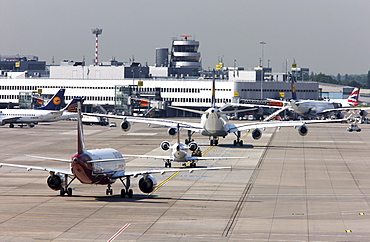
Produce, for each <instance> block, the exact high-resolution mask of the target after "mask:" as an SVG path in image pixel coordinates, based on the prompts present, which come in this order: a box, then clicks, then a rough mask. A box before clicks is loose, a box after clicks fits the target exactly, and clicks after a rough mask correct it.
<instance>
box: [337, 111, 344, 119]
mask: <svg viewBox="0 0 370 242" xmlns="http://www.w3.org/2000/svg"><path fill="white" fill-rule="evenodd" d="M335 116H336V118H337V119H343V118H344V113H342V112H339V113H337V115H335Z"/></svg>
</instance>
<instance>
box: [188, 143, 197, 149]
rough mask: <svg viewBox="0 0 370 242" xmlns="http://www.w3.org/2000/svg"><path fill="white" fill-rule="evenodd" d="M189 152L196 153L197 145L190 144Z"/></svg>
mask: <svg viewBox="0 0 370 242" xmlns="http://www.w3.org/2000/svg"><path fill="white" fill-rule="evenodd" d="M188 146H189V150H191V151H196V150H197V149H198V144H197V143H195V142H191V143H190V144H189V145H188Z"/></svg>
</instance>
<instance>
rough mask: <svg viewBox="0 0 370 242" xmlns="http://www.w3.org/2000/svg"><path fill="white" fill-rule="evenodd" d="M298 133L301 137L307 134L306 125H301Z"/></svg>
mask: <svg viewBox="0 0 370 242" xmlns="http://www.w3.org/2000/svg"><path fill="white" fill-rule="evenodd" d="M298 133H299V134H300V135H301V136H305V135H306V134H307V133H308V128H307V126H306V125H301V126H299V128H298Z"/></svg>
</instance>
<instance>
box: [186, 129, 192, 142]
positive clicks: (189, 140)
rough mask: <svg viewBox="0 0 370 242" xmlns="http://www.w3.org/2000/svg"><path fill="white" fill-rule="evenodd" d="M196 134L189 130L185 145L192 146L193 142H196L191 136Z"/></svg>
mask: <svg viewBox="0 0 370 242" xmlns="http://www.w3.org/2000/svg"><path fill="white" fill-rule="evenodd" d="M193 134H194V131H191V130H188V138H187V139H185V144H186V145H188V144H190V143H191V142H193V141H194V139H192V138H191V136H193Z"/></svg>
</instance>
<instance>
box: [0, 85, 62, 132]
mask: <svg viewBox="0 0 370 242" xmlns="http://www.w3.org/2000/svg"><path fill="white" fill-rule="evenodd" d="M64 92H65V89H60V90H59V91H58V92H57V93H56V94H55V95H54V96H53V97H52V98H51V99H50V100H49V102H48V103H47V104H46V105H45V106H43V107H39V108H36V109H0V125H5V124H9V128H14V124H19V125H20V126H21V127H23V126H25V125H28V126H29V127H30V128H33V127H34V126H35V124H37V123H38V122H41V121H46V120H48V119H52V118H55V117H58V116H61V115H62V113H63V111H60V108H61V105H62V103H63V101H62V100H64Z"/></svg>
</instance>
